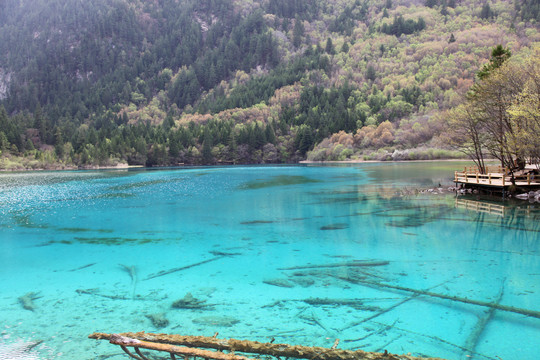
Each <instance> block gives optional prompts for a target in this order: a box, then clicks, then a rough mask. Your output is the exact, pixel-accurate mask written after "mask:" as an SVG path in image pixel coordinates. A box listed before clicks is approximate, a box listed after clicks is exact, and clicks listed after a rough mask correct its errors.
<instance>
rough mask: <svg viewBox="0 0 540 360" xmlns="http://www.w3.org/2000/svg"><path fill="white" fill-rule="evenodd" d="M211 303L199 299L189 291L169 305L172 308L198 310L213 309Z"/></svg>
mask: <svg viewBox="0 0 540 360" xmlns="http://www.w3.org/2000/svg"><path fill="white" fill-rule="evenodd" d="M213 306H214V305H213V304H208V303H207V302H206V300H201V299H198V298H196V297H194V296H193V295H192V294H191V293H190V292H188V293H186V295H185V296H184V297H183V298H181V299H178V300H176V301H175V302H173V303H172V305H171V307H172V308H173V309H200V310H210V309H213Z"/></svg>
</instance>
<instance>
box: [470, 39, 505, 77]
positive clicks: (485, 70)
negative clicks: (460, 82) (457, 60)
mask: <svg viewBox="0 0 540 360" xmlns="http://www.w3.org/2000/svg"><path fill="white" fill-rule="evenodd" d="M510 56H512V52H511V51H510V49H508V48H503V46H502V45H500V44H499V45H497V46H496V47H494V48H493V50H492V51H491V58H490V59H489V63H487V64H485V65H484V66H483V67H482V69H481V70H480V71H479V72H478V74H477V76H478V78H479V79H481V80H483V79H486V78H487V77H488V76H489V75H490V74H491V73H492V72H493V71H494V70H495V69H498V68H500V67H501V65H502V64H503V63H504V62H505V61H506V60H508V59H509V58H510Z"/></svg>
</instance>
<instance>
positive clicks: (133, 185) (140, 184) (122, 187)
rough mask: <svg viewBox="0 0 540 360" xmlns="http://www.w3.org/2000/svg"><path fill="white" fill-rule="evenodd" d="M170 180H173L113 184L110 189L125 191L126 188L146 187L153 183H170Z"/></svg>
mask: <svg viewBox="0 0 540 360" xmlns="http://www.w3.org/2000/svg"><path fill="white" fill-rule="evenodd" d="M170 182H171V180H167V179H158V180H148V181H141V182H132V183H129V184H122V185H115V186H111V187H109V190H111V191H125V190H130V189H136V188H142V187H146V186H151V185H156V184H164V183H170Z"/></svg>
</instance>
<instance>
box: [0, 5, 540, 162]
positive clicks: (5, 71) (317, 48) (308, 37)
mask: <svg viewBox="0 0 540 360" xmlns="http://www.w3.org/2000/svg"><path fill="white" fill-rule="evenodd" d="M538 24H540V1H538V0H526V1H517V0H516V1H510V0H493V1H491V0H490V1H483V2H475V1H473V0H401V1H400V0H295V1H290V0H260V1H247V0H236V1H233V0H186V1H177V0H153V1H142V0H95V1H90V2H88V1H82V0H4V1H2V2H0V152H1V153H0V168H2V169H10V170H12V169H42V168H74V167H94V166H116V165H118V164H123V165H125V164H128V165H144V166H168V165H178V164H235V163H286V162H296V161H299V160H304V159H310V160H345V159H349V158H357V159H379V160H386V159H394V160H399V159H419V158H441V157H455V156H459V153H457V152H456V151H455V147H453V146H452V143H451V142H449V141H448V138H447V137H446V136H445V133H447V128H446V127H447V124H448V121H447V118H449V117H451V116H450V115H448V111H449V110H450V109H454V108H456V107H457V106H458V105H460V104H462V103H464V102H465V101H466V94H467V92H468V91H469V90H470V89H471V87H472V86H473V84H475V82H476V81H477V80H478V79H479V78H478V74H479V72H481V69H482V66H485V64H486V63H488V62H489V59H490V55H491V51H492V49H493V47H495V46H496V45H498V44H502V45H503V46H504V47H505V48H509V49H511V51H512V54H513V56H512V58H513V59H515V60H513V64H519V63H520V61H522V62H523V63H526V62H527V61H528V59H530V58H531V57H533V56H534V55H533V54H534V51H535V48H538V46H539V45H538V44H539V42H540V34H539V32H538V30H539V25H538Z"/></svg>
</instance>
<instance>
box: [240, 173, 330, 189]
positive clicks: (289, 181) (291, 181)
mask: <svg viewBox="0 0 540 360" xmlns="http://www.w3.org/2000/svg"><path fill="white" fill-rule="evenodd" d="M318 182H320V181H319V180H314V179H310V178H308V177H307V176H301V175H279V176H274V177H272V178H270V179H269V180H255V181H252V182H248V183H246V184H244V185H241V186H240V188H241V189H249V190H255V189H263V188H268V187H274V186H287V185H300V184H309V183H318Z"/></svg>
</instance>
